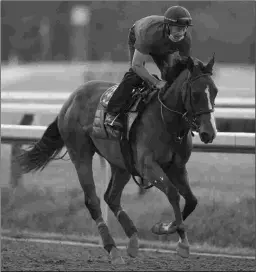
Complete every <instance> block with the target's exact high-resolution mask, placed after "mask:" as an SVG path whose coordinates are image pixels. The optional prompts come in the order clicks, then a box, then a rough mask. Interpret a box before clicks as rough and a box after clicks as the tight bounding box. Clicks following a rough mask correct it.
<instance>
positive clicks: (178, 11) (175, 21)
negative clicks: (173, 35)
mask: <svg viewBox="0 0 256 272" xmlns="http://www.w3.org/2000/svg"><path fill="white" fill-rule="evenodd" d="M164 19H165V22H166V23H168V24H170V25H176V26H192V17H191V15H190V13H189V11H188V10H187V9H186V8H184V7H182V6H173V7H170V8H168V9H167V10H166V12H165V13H164Z"/></svg>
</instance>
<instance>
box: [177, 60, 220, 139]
mask: <svg viewBox="0 0 256 272" xmlns="http://www.w3.org/2000/svg"><path fill="white" fill-rule="evenodd" d="M213 65H214V55H213V57H212V58H211V60H210V61H209V63H208V64H207V65H204V64H203V63H202V62H201V61H199V60H193V59H192V58H191V57H189V58H188V60H187V68H188V70H189V76H188V78H187V80H186V81H185V83H184V88H183V90H182V96H183V101H184V106H185V109H186V111H187V112H188V114H189V115H191V116H193V117H194V118H195V120H196V123H197V124H198V126H199V127H198V132H199V135H200V139H201V141H202V142H204V143H211V142H212V141H213V139H214V138H215V137H216V134H217V129H216V124H215V118H214V115H213V111H214V101H215V98H216V96H217V93H218V89H217V87H216V85H215V84H214V82H213V80H212V78H211V75H212V70H213Z"/></svg>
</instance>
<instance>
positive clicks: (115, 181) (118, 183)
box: [104, 165, 139, 257]
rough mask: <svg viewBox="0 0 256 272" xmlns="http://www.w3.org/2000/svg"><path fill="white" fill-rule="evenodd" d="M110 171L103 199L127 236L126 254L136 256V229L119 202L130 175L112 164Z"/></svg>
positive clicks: (137, 243) (137, 247) (137, 246)
mask: <svg viewBox="0 0 256 272" xmlns="http://www.w3.org/2000/svg"><path fill="white" fill-rule="evenodd" d="M111 172H112V176H111V179H110V183H109V185H108V188H107V191H106V193H105V194H104V199H105V201H106V203H107V204H108V206H109V208H110V209H111V210H112V212H113V213H114V215H115V216H116V218H117V220H118V221H119V223H120V224H121V226H122V228H123V229H124V232H125V234H126V236H127V237H129V243H128V246H127V253H128V255H129V256H130V257H136V256H137V254H138V250H139V242H138V236H137V229H136V227H135V226H134V224H133V222H132V220H131V219H130V217H129V216H128V215H127V213H126V212H125V211H124V210H123V209H122V207H121V204H120V202H121V196H122V192H123V189H124V187H125V185H126V184H127V183H128V181H129V179H130V177H131V175H130V174H129V173H128V172H127V171H126V170H124V169H120V168H118V167H115V166H112V165H111Z"/></svg>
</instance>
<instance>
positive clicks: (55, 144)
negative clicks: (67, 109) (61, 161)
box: [16, 118, 64, 173]
mask: <svg viewBox="0 0 256 272" xmlns="http://www.w3.org/2000/svg"><path fill="white" fill-rule="evenodd" d="M57 120H58V119H57V118H56V119H55V120H54V121H53V122H52V123H51V124H50V125H49V126H48V128H47V129H46V131H45V132H44V134H43V136H42V138H41V139H40V140H39V141H38V142H37V143H35V144H34V145H33V146H32V147H31V148H30V149H29V150H23V151H22V153H21V154H20V155H18V156H17V158H16V159H17V160H18V162H19V164H20V166H21V169H22V171H23V172H24V173H28V172H31V171H33V172H35V171H38V170H41V171H42V170H43V169H44V168H45V166H46V165H47V164H48V163H49V162H50V161H51V160H53V159H54V158H55V157H56V156H57V155H58V154H59V153H60V151H61V150H62V148H63V147H64V141H63V139H62V138H61V135H60V131H59V128H58V123H57Z"/></svg>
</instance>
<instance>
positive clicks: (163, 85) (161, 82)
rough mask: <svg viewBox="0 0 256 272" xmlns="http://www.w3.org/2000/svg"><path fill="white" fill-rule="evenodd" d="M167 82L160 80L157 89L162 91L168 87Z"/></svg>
mask: <svg viewBox="0 0 256 272" xmlns="http://www.w3.org/2000/svg"><path fill="white" fill-rule="evenodd" d="M166 84H167V82H166V81H165V80H159V81H158V82H157V84H156V88H157V89H159V90H161V89H163V88H165V87H166Z"/></svg>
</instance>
